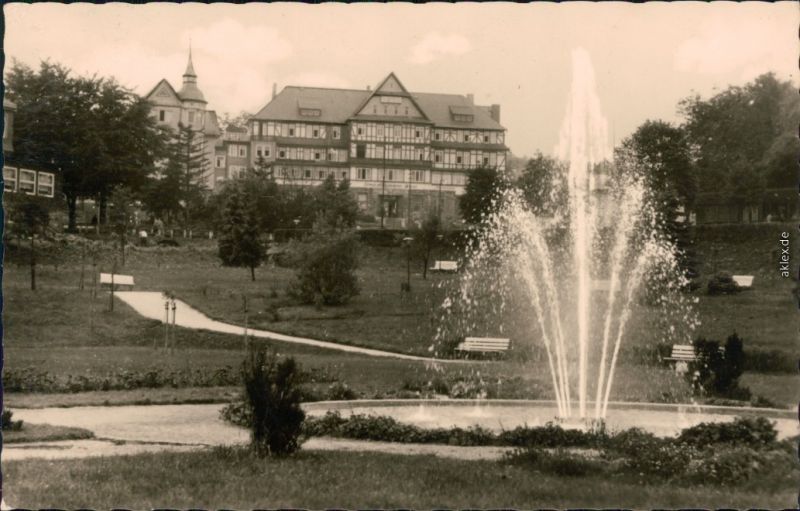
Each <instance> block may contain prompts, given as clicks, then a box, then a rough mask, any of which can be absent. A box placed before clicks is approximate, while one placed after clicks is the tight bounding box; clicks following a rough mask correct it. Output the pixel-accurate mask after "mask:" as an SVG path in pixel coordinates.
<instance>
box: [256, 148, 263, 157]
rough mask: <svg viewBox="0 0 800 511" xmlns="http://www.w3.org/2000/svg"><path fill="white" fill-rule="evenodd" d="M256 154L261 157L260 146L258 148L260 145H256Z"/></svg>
mask: <svg viewBox="0 0 800 511" xmlns="http://www.w3.org/2000/svg"><path fill="white" fill-rule="evenodd" d="M256 156H258V157H261V156H263V155H262V154H261V148H260V147H256Z"/></svg>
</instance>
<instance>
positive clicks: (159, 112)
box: [158, 110, 167, 121]
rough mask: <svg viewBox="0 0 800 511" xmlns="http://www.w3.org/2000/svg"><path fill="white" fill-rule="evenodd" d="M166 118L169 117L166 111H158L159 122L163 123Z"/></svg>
mask: <svg viewBox="0 0 800 511" xmlns="http://www.w3.org/2000/svg"><path fill="white" fill-rule="evenodd" d="M166 116H167V112H165V111H164V110H159V111H158V120H159V121H163V120H164V119H165V118H166Z"/></svg>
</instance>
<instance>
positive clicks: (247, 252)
mask: <svg viewBox="0 0 800 511" xmlns="http://www.w3.org/2000/svg"><path fill="white" fill-rule="evenodd" d="M217 245H218V250H219V258H220V260H222V264H223V265H225V266H237V267H246V268H250V278H251V279H252V280H256V268H257V267H258V266H260V265H261V262H262V261H263V260H264V257H265V249H264V244H263V242H262V240H261V236H260V231H259V226H258V218H257V216H256V211H255V208H254V205H253V204H252V202H249V201H247V196H246V194H245V192H244V191H243V190H242V187H241V186H240V185H239V184H238V183H237V184H236V185H234V186H232V187H231V189H230V191H229V192H228V194H227V199H226V203H225V206H224V214H223V217H222V221H221V223H220V234H219V237H218V238H217Z"/></svg>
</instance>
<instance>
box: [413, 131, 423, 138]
mask: <svg viewBox="0 0 800 511" xmlns="http://www.w3.org/2000/svg"><path fill="white" fill-rule="evenodd" d="M421 136H422V133H421V132H420V131H419V130H417V131H415V132H414V137H415V138H419V137H421Z"/></svg>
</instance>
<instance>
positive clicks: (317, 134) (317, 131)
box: [313, 130, 319, 138]
mask: <svg viewBox="0 0 800 511" xmlns="http://www.w3.org/2000/svg"><path fill="white" fill-rule="evenodd" d="M313 137H314V138H319V130H314V135H313Z"/></svg>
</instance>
